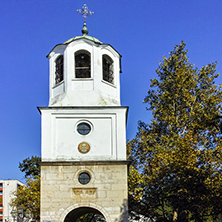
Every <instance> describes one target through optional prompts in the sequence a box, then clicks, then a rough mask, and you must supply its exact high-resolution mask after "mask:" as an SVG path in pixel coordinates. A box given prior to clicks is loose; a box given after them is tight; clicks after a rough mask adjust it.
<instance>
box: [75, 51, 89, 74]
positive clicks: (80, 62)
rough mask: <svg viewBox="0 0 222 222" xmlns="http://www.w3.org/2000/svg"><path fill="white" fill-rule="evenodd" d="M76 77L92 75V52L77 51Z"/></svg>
mask: <svg viewBox="0 0 222 222" xmlns="http://www.w3.org/2000/svg"><path fill="white" fill-rule="evenodd" d="M75 77H76V78H90V77H91V58H90V53H89V52H87V51H85V50H80V51H78V52H76V53H75Z"/></svg>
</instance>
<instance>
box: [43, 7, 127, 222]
mask: <svg viewBox="0 0 222 222" xmlns="http://www.w3.org/2000/svg"><path fill="white" fill-rule="evenodd" d="M78 11H79V12H80V13H81V14H83V17H86V16H88V15H90V14H92V12H90V11H89V10H88V8H87V6H86V5H84V6H83V8H82V9H81V10H78ZM47 58H48V59H49V67H50V73H49V76H50V84H49V91H50V96H49V97H50V98H49V105H48V107H39V111H40V113H41V115H42V148H41V151H42V164H41V221H42V222H46V221H53V222H63V221H65V222H69V221H72V222H74V221H106V222H114V221H127V216H128V212H127V164H128V162H127V161H126V136H125V134H126V133H125V131H126V119H127V110H128V108H127V107H123V106H121V105H120V81H119V73H120V72H121V55H120V54H119V53H118V52H117V51H116V50H115V49H114V48H113V47H112V46H111V45H109V44H104V43H102V42H101V41H99V40H98V39H96V38H94V37H92V36H89V35H88V29H87V26H86V22H84V25H83V29H82V36H76V37H74V38H71V39H69V40H67V41H66V42H64V43H62V44H58V45H56V46H55V47H54V48H53V49H52V50H51V52H50V53H49V54H48V56H47ZM83 218H84V220H82V219H83ZM90 218H91V219H90Z"/></svg>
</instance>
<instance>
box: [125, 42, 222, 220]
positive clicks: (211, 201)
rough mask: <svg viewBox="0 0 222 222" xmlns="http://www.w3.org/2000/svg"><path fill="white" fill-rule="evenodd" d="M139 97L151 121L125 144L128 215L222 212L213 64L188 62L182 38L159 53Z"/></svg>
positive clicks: (196, 216) (199, 216)
mask: <svg viewBox="0 0 222 222" xmlns="http://www.w3.org/2000/svg"><path fill="white" fill-rule="evenodd" d="M156 73H157V75H158V79H156V78H155V79H152V80H151V84H150V90H148V93H147V95H146V97H145V99H144V103H146V104H147V105H148V107H147V109H148V110H151V111H152V114H153V118H152V120H151V122H150V124H145V123H143V122H139V127H138V133H137V135H136V137H135V139H133V140H132V141H130V142H129V143H128V157H129V159H130V160H131V161H132V166H131V167H130V173H129V203H130V210H131V212H133V214H131V215H134V216H135V215H144V216H145V217H148V218H150V219H155V221H179V222H181V221H182V222H183V221H184V222H186V221H196V222H200V221H201V222H202V221H213V220H216V218H217V217H219V214H220V213H221V212H222V176H221V175H222V174H221V173H222V168H221V164H222V139H221V134H220V133H221V131H220V125H221V123H220V118H221V111H222V110H221V102H222V91H221V86H217V85H216V84H215V79H216V78H217V77H218V76H219V74H216V63H212V64H208V65H206V66H203V67H202V68H201V69H197V68H195V67H194V64H192V63H189V61H188V57H187V50H185V44H184V42H181V44H180V45H176V46H175V48H174V50H173V51H172V52H170V56H169V58H166V57H163V62H160V63H159V67H158V69H157V70H156Z"/></svg>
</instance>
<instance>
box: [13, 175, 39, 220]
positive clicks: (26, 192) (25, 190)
mask: <svg viewBox="0 0 222 222" xmlns="http://www.w3.org/2000/svg"><path fill="white" fill-rule="evenodd" d="M14 195H15V197H14V198H13V199H12V203H11V205H12V206H13V207H14V208H15V209H16V208H17V207H18V206H21V207H22V208H23V210H24V212H25V211H26V210H28V209H29V210H30V211H31V213H32V218H33V219H35V220H38V221H39V218H40V177H39V176H35V177H34V178H32V177H30V178H27V179H26V185H25V186H19V188H18V189H17V191H16V192H15V193H14Z"/></svg>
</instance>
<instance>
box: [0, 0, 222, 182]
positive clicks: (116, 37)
mask: <svg viewBox="0 0 222 222" xmlns="http://www.w3.org/2000/svg"><path fill="white" fill-rule="evenodd" d="M84 3H85V4H87V6H88V7H89V9H90V10H91V11H94V13H95V14H94V15H93V16H91V17H89V18H88V19H87V26H88V29H89V35H92V36H94V37H96V38H98V39H99V40H100V41H102V42H103V43H109V44H111V45H112V46H113V47H114V48H115V49H116V50H117V51H118V52H119V53H120V54H121V55H122V56H123V57H122V70H123V73H121V102H122V105H124V106H129V118H128V124H127V138H128V139H132V138H133V137H134V136H135V134H136V131H137V121H138V120H142V121H145V122H149V121H150V118H151V114H150V113H149V112H148V111H146V110H145V107H146V106H145V105H144V104H143V103H142V100H143V99H144V97H145V95H146V92H147V90H148V88H149V83H150V79H152V78H154V77H156V73H155V70H156V68H157V67H158V64H159V61H161V60H162V57H163V55H165V56H168V55H169V52H170V51H172V50H173V48H174V46H175V45H176V44H180V42H181V41H182V40H183V41H184V42H185V43H186V45H187V46H186V48H187V49H188V50H189V52H188V56H189V58H190V60H189V61H190V62H192V63H194V64H195V65H196V67H198V68H201V67H202V66H203V65H206V64H208V63H212V62H215V61H217V62H218V66H217V72H221V70H222V25H221V23H222V13H221V12H222V1H221V0H109V1H107V0H85V1H83V0H78V1H74V0H63V1H62V0H44V1H43V0H38V1H37V0H19V1H18V0H8V1H1V6H0V21H1V22H0V30H1V34H0V49H1V50H0V67H1V71H0V78H1V86H0V101H1V105H0V126H1V127H0V152H1V161H0V169H1V171H0V179H19V180H21V181H24V174H23V173H21V172H20V171H19V169H18V163H19V162H21V161H22V160H23V159H25V158H27V157H30V156H32V155H37V156H40V148H41V147H40V146H41V128H40V124H41V116H40V114H39V112H38V110H37V108H36V107H37V106H47V105H48V84H49V83H48V75H49V73H48V59H47V58H46V57H45V56H46V55H47V54H48V53H49V52H50V50H51V49H52V48H53V47H54V46H55V45H56V44H58V43H62V42H65V41H66V40H67V39H69V38H71V37H74V36H77V35H81V29H82V25H83V18H82V17H81V16H80V15H79V14H78V13H77V12H76V10H77V9H80V8H82V6H83V4H84ZM221 82H222V77H219V78H218V80H217V83H218V84H219V83H221Z"/></svg>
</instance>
